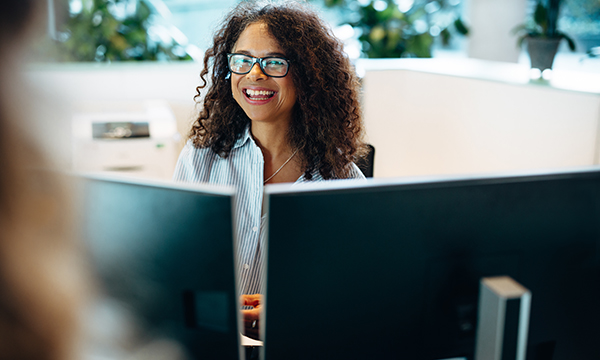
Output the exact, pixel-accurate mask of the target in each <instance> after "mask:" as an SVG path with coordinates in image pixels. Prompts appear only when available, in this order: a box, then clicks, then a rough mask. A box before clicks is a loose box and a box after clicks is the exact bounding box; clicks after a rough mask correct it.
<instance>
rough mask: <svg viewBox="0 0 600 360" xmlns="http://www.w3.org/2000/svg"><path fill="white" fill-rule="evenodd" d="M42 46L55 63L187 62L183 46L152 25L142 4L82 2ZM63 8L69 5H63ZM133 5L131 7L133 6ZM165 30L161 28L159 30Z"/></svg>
mask: <svg viewBox="0 0 600 360" xmlns="http://www.w3.org/2000/svg"><path fill="white" fill-rule="evenodd" d="M78 3H79V4H82V6H81V8H80V9H79V11H78V12H75V13H73V12H71V13H70V14H69V15H68V16H67V19H66V20H65V21H63V23H62V25H60V27H59V28H58V29H57V30H58V31H57V34H56V36H55V38H54V39H50V43H48V44H46V46H45V54H44V55H45V57H46V58H47V59H48V58H49V59H50V60H55V61H98V62H110V61H140V60H190V59H191V57H190V55H189V54H187V53H186V51H185V49H184V47H183V46H182V45H181V44H179V43H177V42H176V41H175V40H174V39H173V38H172V37H171V36H170V35H169V34H168V32H165V31H163V33H161V34H159V35H160V36H158V35H157V36H154V37H153V36H151V35H152V33H153V32H154V33H155V32H157V31H161V29H160V27H157V26H156V25H155V24H153V23H152V21H151V20H152V16H153V12H152V9H151V8H150V6H149V5H148V4H147V3H146V2H145V1H141V0H140V1H133V2H132V1H129V0H87V1H86V0H83V1H79V2H78ZM63 4H64V5H65V6H68V5H69V2H66V3H65V2H63ZM132 5H133V6H132ZM162 30H164V29H162Z"/></svg>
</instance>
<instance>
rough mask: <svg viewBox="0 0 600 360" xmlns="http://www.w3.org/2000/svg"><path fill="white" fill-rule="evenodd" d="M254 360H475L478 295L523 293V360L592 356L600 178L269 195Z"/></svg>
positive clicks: (390, 184) (589, 173)
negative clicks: (496, 284)
mask: <svg viewBox="0 0 600 360" xmlns="http://www.w3.org/2000/svg"><path fill="white" fill-rule="evenodd" d="M265 192H266V199H265V201H266V203H267V211H268V214H269V217H268V234H267V252H268V263H267V269H266V288H267V290H266V301H265V309H266V312H265V319H264V322H265V326H264V329H263V331H264V333H263V336H264V345H265V349H264V355H265V358H266V359H268V360H271V359H283V358H285V359H287V360H293V359H306V358H310V359H444V358H453V357H465V358H467V359H472V358H473V354H474V347H475V334H476V326H477V305H478V293H479V281H480V279H481V278H482V277H487V276H497V275H508V276H510V277H512V278H513V279H514V280H516V281H518V282H519V283H520V284H522V285H523V286H525V287H526V288H528V289H529V290H530V291H531V294H532V302H531V313H530V323H529V336H528V348H527V354H528V356H527V359H531V360H534V359H535V360H545V359H554V360H559V359H597V358H598V356H599V354H600V347H599V346H598V339H600V315H599V314H600V310H599V307H600V306H599V304H600V250H599V239H600V236H599V234H600V231H599V229H600V210H599V205H600V170H598V168H594V169H578V170H570V171H566V170H565V171H563V172H548V173H537V174H517V175H505V176H481V177H473V178H463V179H461V178H454V179H450V178H445V179H444V178H422V179H390V180H381V181H376V180H373V181H367V182H365V183H361V182H356V181H353V180H352V181H349V180H345V181H334V182H330V183H322V184H312V185H307V186H298V185H296V186H283V185H273V186H267V187H266V190H265Z"/></svg>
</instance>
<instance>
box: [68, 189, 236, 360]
mask: <svg viewBox="0 0 600 360" xmlns="http://www.w3.org/2000/svg"><path fill="white" fill-rule="evenodd" d="M76 181H77V185H78V188H79V190H80V194H81V199H82V201H83V205H82V206H83V208H82V211H81V220H80V222H81V235H82V236H83V238H84V239H85V241H86V243H87V245H88V246H89V249H90V254H91V257H92V260H93V264H94V266H95V269H96V271H97V275H98V276H99V278H100V279H101V282H102V285H103V290H104V291H105V292H106V295H107V296H109V297H110V298H112V299H115V300H117V301H119V302H121V303H122V304H123V305H124V306H125V307H126V308H127V309H130V310H131V311H132V312H133V314H134V316H135V318H136V320H137V322H138V324H139V326H140V328H141V329H142V330H143V332H144V333H145V335H146V336H151V337H152V336H156V337H166V338H171V339H174V340H175V341H177V342H179V343H181V344H183V345H184V346H185V348H186V350H187V352H188V355H189V356H190V358H191V359H238V353H239V349H238V340H239V339H238V338H239V333H238V331H237V318H236V316H237V315H236V314H237V312H238V311H237V309H238V307H237V300H236V296H235V279H234V265H233V262H234V260H233V254H234V252H233V235H232V205H231V204H232V197H233V195H232V194H229V193H228V192H227V191H214V190H212V189H210V190H209V189H205V190H202V189H195V190H190V189H186V188H183V187H178V186H177V185H175V184H170V185H156V184H154V185H149V184H140V183H135V182H128V181H118V180H109V179H98V178H91V177H78V178H77V179H76Z"/></svg>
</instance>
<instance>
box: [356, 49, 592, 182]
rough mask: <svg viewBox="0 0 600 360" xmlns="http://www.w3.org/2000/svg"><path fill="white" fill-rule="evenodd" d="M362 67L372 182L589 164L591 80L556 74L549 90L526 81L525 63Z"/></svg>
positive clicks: (373, 64) (432, 62)
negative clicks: (372, 153)
mask: <svg viewBox="0 0 600 360" xmlns="http://www.w3.org/2000/svg"><path fill="white" fill-rule="evenodd" d="M361 66H363V67H364V68H365V69H363V71H365V77H364V79H363V84H364V95H363V104H364V108H363V111H364V115H365V124H366V128H367V134H368V139H369V142H370V143H372V144H373V145H374V146H375V149H376V151H375V174H374V175H375V177H397V176H412V175H433V174H465V173H490V172H506V171H515V170H526V169H545V168H557V167H570V166H585V165H592V164H597V163H598V129H599V122H600V74H581V75H582V76H580V77H583V80H582V81H583V82H573V81H567V80H573V79H575V78H574V76H575V75H573V74H567V75H568V76H566V77H560V76H558V75H559V74H558V73H557V72H555V75H556V78H557V79H556V81H555V85H552V84H539V83H530V82H529V78H528V71H529V69H528V68H527V67H526V66H521V65H517V64H506V63H504V64H500V63H489V62H483V61H474V60H468V59H464V60H460V61H455V62H452V63H447V62H444V61H436V60H433V59H432V60H429V61H423V60H419V61H418V62H415V61H410V60H408V61H403V60H393V61H391V62H389V61H388V62H384V63H382V62H380V61H376V60H366V61H365V62H363V63H362V65H361ZM559 86H560V87H559ZM569 86H570V88H571V89H572V88H577V87H579V88H580V89H583V90H585V91H573V90H567V88H569ZM561 87H562V88H561Z"/></svg>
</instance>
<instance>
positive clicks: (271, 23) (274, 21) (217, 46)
mask: <svg viewBox="0 0 600 360" xmlns="http://www.w3.org/2000/svg"><path fill="white" fill-rule="evenodd" d="M253 23H264V24H266V26H267V28H268V30H269V32H270V33H271V35H272V36H273V37H274V38H275V39H276V40H277V42H278V43H279V45H280V47H281V48H282V49H283V51H284V52H285V55H286V57H287V58H288V59H289V60H290V63H291V66H290V70H289V72H290V74H291V75H292V79H293V83H294V86H295V87H296V93H297V100H296V104H295V105H294V108H293V111H292V121H291V125H290V129H289V132H288V141H289V142H290V144H291V146H292V147H294V148H297V149H299V154H301V155H302V156H301V159H302V160H301V166H302V169H303V171H304V176H305V178H306V179H312V175H311V173H312V172H313V171H315V170H318V171H319V172H320V174H321V176H322V177H323V178H324V179H332V178H345V177H347V176H348V174H349V172H350V169H351V168H350V166H349V165H350V163H351V162H352V161H355V160H357V159H358V158H359V157H361V156H363V155H364V153H365V144H364V143H363V140H362V138H363V132H364V131H363V125H362V117H361V110H360V104H359V81H358V78H357V77H356V75H355V72H354V68H353V66H352V64H351V63H350V61H349V59H348V57H347V56H346V54H345V53H344V51H343V45H342V43H341V42H340V41H339V40H337V39H336V38H335V36H333V34H332V33H331V30H330V28H329V27H328V26H327V25H326V24H325V23H324V22H323V21H322V20H321V19H320V18H319V16H318V15H317V14H316V12H314V11H313V10H311V9H310V8H309V7H308V6H307V5H303V4H300V3H298V2H296V1H284V2H264V1H260V2H253V1H243V2H241V3H240V4H239V5H238V6H237V7H235V8H234V9H233V10H232V11H231V12H230V13H229V14H228V15H227V17H226V18H225V21H224V22H223V25H222V26H221V28H220V29H219V30H218V31H217V32H216V34H215V36H214V44H213V46H212V48H210V49H208V50H207V51H206V53H205V56H204V68H203V70H202V71H201V73H200V77H201V79H202V83H203V84H202V85H200V86H198V87H197V88H196V92H197V94H196V96H195V97H194V99H198V98H200V97H201V94H202V90H203V89H205V88H207V91H206V95H205V96H204V99H203V101H202V105H203V106H202V109H201V110H200V113H199V116H198V118H197V119H196V120H195V122H194V124H193V125H192V129H191V131H190V139H191V140H192V142H193V144H194V146H196V147H198V148H201V147H205V148H206V147H210V148H211V149H212V150H213V151H215V152H216V153H217V154H219V155H220V156H221V157H224V158H226V157H227V156H228V155H229V153H230V152H231V149H232V148H233V146H234V144H235V142H236V141H237V140H238V139H239V138H240V137H241V136H242V134H243V133H244V132H245V130H246V128H247V126H248V124H250V119H249V118H248V116H246V114H245V113H244V111H243V109H242V108H241V107H240V106H239V105H238V103H237V102H236V101H235V99H233V97H232V96H231V83H230V79H229V76H228V73H229V69H228V67H227V53H228V52H231V51H232V50H233V48H234V46H235V43H236V42H237V40H238V38H239V37H240V35H241V33H242V32H243V31H244V30H245V29H246V28H247V27H248V25H250V24H253ZM209 72H211V77H210V86H207V81H206V78H205V77H206V75H207V74H208V73H209Z"/></svg>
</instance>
